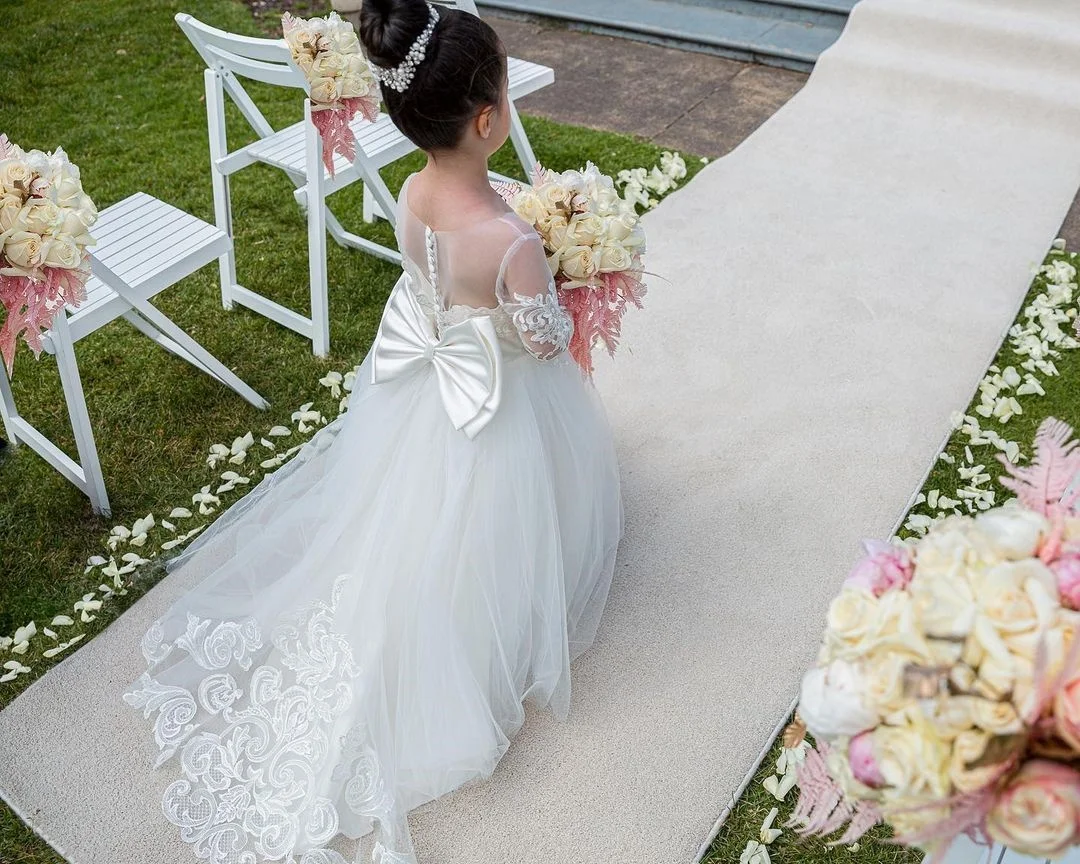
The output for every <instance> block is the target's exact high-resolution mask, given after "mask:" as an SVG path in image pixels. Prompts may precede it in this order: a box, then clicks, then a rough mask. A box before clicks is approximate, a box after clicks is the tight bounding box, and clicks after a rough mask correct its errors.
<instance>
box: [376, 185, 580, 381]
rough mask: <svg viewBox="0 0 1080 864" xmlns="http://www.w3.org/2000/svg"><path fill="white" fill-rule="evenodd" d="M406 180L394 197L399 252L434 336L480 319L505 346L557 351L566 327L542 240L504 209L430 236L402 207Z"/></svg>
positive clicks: (569, 329)
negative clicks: (490, 324) (488, 321)
mask: <svg viewBox="0 0 1080 864" xmlns="http://www.w3.org/2000/svg"><path fill="white" fill-rule="evenodd" d="M411 180H412V177H410V178H409V179H408V180H406V181H405V184H404V185H403V186H402V188H401V193H400V195H399V196H398V214H397V217H398V218H397V240H398V248H399V249H401V252H402V258H403V261H402V266H403V268H404V269H405V271H406V272H407V273H409V275H410V276H412V278H413V289H414V292H415V293H416V296H417V299H418V300H419V301H420V304H421V306H422V307H423V308H424V309H425V310H426V311H427V312H428V314H429V315H430V316H431V318H432V320H433V322H434V324H435V328H436V331H437V332H441V331H442V329H443V328H444V327H447V326H450V325H452V324H456V323H458V322H460V321H463V320H465V319H466V318H470V317H475V316H478V315H486V316H488V317H490V318H491V319H492V322H493V323H494V325H495V330H496V332H497V333H498V334H499V336H500V337H501V340H502V341H503V347H504V348H507V347H508V348H510V349H512V350H513V349H517V350H520V348H521V347H524V348H525V350H527V351H528V352H529V353H531V354H532V355H533V356H535V357H537V358H538V359H541V360H550V359H553V358H555V357H556V356H558V355H559V354H561V353H562V352H564V351H565V350H566V348H567V346H568V345H569V343H570V337H571V336H572V335H573V323H572V321H571V319H570V317H569V315H567V313H566V312H565V310H563V309H562V307H561V306H560V305H559V302H558V297H557V295H556V293H555V280H554V278H553V277H552V274H551V270H550V269H549V267H548V263H547V256H546V254H545V252H544V244H543V241H542V240H541V239H540V237H539V236H538V235H537V234H536V232H535V231H534V230H533V229H532V227H531V226H530V225H528V224H527V223H526V222H525V221H524V220H523V219H522V218H521V217H519V216H518V215H517V214H515V213H513V212H511V211H507V212H506V213H504V214H502V215H497V216H492V217H490V218H488V219H484V220H481V221H479V222H477V223H474V224H472V225H467V226H464V227H462V228H458V229H454V230H450V231H437V230H434V229H432V228H430V227H429V226H428V225H426V224H425V223H424V222H423V221H421V219H420V218H419V217H418V216H417V215H416V212H415V211H414V210H413V209H412V207H411V206H410V204H409V186H410V182H411Z"/></svg>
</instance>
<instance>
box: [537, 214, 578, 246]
mask: <svg viewBox="0 0 1080 864" xmlns="http://www.w3.org/2000/svg"><path fill="white" fill-rule="evenodd" d="M569 224H570V223H569V222H567V221H566V217H565V216H561V215H559V214H558V213H556V214H554V215H547V216H545V217H544V218H542V219H540V220H538V222H537V228H538V229H539V231H540V234H541V235H542V236H543V237H544V238H545V239H546V240H547V242H548V245H549V246H550V247H551V249H552V251H559V250H561V249H565V248H566V243H567V230H566V229H567V227H568V226H569Z"/></svg>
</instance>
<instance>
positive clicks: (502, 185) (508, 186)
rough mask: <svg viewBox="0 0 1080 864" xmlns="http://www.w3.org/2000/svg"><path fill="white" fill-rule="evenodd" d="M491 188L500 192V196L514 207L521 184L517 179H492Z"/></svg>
mask: <svg viewBox="0 0 1080 864" xmlns="http://www.w3.org/2000/svg"><path fill="white" fill-rule="evenodd" d="M491 188H492V189H494V190H495V191H496V192H498V193H499V197H500V198H502V199H503V201H505V202H506V203H507V204H509V205H510V206H511V207H512V206H514V199H515V198H516V197H517V194H518V192H520V191H521V184H520V183H518V182H517V181H516V180H492V181H491Z"/></svg>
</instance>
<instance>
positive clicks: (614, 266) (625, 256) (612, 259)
mask: <svg viewBox="0 0 1080 864" xmlns="http://www.w3.org/2000/svg"><path fill="white" fill-rule="evenodd" d="M633 263H634V260H633V258H632V256H631V255H630V253H629V252H627V251H626V249H624V248H623V247H622V246H620V245H619V244H617V243H615V244H604V245H603V246H601V247H600V272H601V273H621V272H622V271H623V270H629V269H630V267H631V265H632V264H633Z"/></svg>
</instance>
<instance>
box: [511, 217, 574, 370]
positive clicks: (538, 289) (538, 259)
mask: <svg viewBox="0 0 1080 864" xmlns="http://www.w3.org/2000/svg"><path fill="white" fill-rule="evenodd" d="M495 293H496V298H497V299H498V301H499V305H500V306H501V307H502V308H503V309H505V310H506V312H507V313H508V314H509V315H510V318H511V319H512V320H513V322H514V326H515V327H516V328H517V331H518V334H519V335H520V336H521V342H522V344H523V345H524V346H525V348H526V350H527V351H529V353H530V354H532V355H533V356H534V357H536V358H538V359H540V360H551V359H552V358H554V357H557V356H558V355H559V354H561V353H563V352H564V351H566V349H567V347H569V345H570V337H571V336H573V335H574V322H573V320H572V319H571V318H570V315H569V313H568V312H567V311H566V310H565V309H563V307H562V306H561V305H559V297H558V294H557V293H556V291H555V279H554V278H553V277H552V275H551V270H550V269H549V267H548V263H547V256H546V255H545V254H544V243H543V241H542V240H541V239H540V237H539V236H538V235H536V234H535V233H532V232H530V233H528V234H523V235H522V236H520V237H518V238H517V240H515V241H514V243H513V244H512V245H511V246H510V248H509V249H508V250H507V252H506V256H505V257H504V258H503V263H502V268H501V270H500V272H499V279H498V281H497V283H496V288H495Z"/></svg>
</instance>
